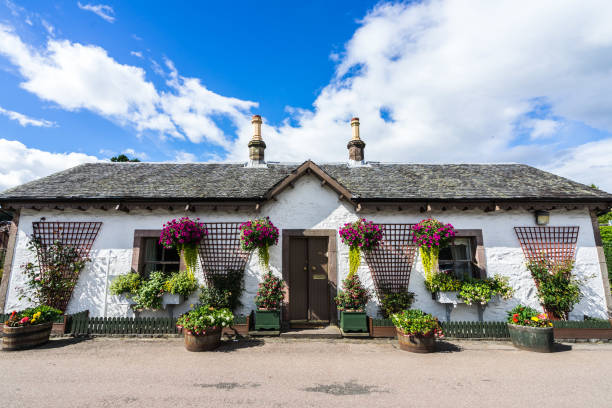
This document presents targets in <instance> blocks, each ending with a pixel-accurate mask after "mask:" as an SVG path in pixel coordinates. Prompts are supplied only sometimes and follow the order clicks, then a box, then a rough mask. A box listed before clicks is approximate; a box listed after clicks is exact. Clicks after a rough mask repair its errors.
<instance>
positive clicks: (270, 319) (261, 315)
mask: <svg viewBox="0 0 612 408" xmlns="http://www.w3.org/2000/svg"><path fill="white" fill-rule="evenodd" d="M255 330H256V331H257V330H280V310H256V311H255Z"/></svg>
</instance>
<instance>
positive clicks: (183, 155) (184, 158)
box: [174, 151, 197, 163]
mask: <svg viewBox="0 0 612 408" xmlns="http://www.w3.org/2000/svg"><path fill="white" fill-rule="evenodd" d="M174 161H176V162H179V163H193V162H195V161H197V157H196V155H195V154H193V153H189V152H183V151H178V152H176V154H175V155H174Z"/></svg>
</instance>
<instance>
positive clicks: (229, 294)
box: [200, 270, 250, 336]
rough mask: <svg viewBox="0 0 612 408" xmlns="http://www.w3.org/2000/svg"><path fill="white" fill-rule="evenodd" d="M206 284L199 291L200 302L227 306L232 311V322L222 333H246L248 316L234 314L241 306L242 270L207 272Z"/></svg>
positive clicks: (217, 306)
mask: <svg viewBox="0 0 612 408" xmlns="http://www.w3.org/2000/svg"><path fill="white" fill-rule="evenodd" d="M207 282H208V283H207V286H205V287H202V288H201V291H200V303H201V304H203V305H206V304H207V305H210V306H213V307H214V308H215V309H222V308H228V309H230V310H231V311H232V313H234V324H233V325H232V326H231V327H226V328H224V329H223V334H224V335H230V336H231V335H237V334H239V335H247V334H248V333H249V323H250V316H236V312H237V310H238V309H239V308H240V306H242V302H241V301H240V298H241V297H242V292H243V291H244V271H243V270H228V271H226V272H225V273H215V274H209V275H208V276H207Z"/></svg>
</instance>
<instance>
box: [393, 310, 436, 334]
mask: <svg viewBox="0 0 612 408" xmlns="http://www.w3.org/2000/svg"><path fill="white" fill-rule="evenodd" d="M391 321H393V325H394V326H395V327H397V328H398V329H399V330H401V331H402V332H403V333H404V334H412V335H422V336H426V335H430V334H432V335H436V336H442V327H441V326H440V323H439V322H438V319H437V318H435V317H433V316H432V315H430V314H427V313H425V312H423V311H422V310H419V309H409V310H404V311H403V312H401V313H396V314H394V315H392V316H391Z"/></svg>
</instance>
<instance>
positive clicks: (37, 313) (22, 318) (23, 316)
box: [4, 305, 63, 327]
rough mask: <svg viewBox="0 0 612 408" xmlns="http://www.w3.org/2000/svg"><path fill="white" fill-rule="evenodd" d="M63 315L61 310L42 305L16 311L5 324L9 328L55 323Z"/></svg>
mask: <svg viewBox="0 0 612 408" xmlns="http://www.w3.org/2000/svg"><path fill="white" fill-rule="evenodd" d="M62 314H63V313H62V311H61V310H58V309H55V308H52V307H50V306H45V305H41V306H37V307H33V308H29V309H25V310H22V311H20V312H18V311H16V310H14V311H13V312H12V313H11V315H10V316H9V318H8V320H7V321H5V322H4V324H5V325H7V326H9V327H23V326H32V325H36V324H43V323H50V322H53V321H55V320H56V319H57V318H58V317H59V316H61V315H62Z"/></svg>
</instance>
